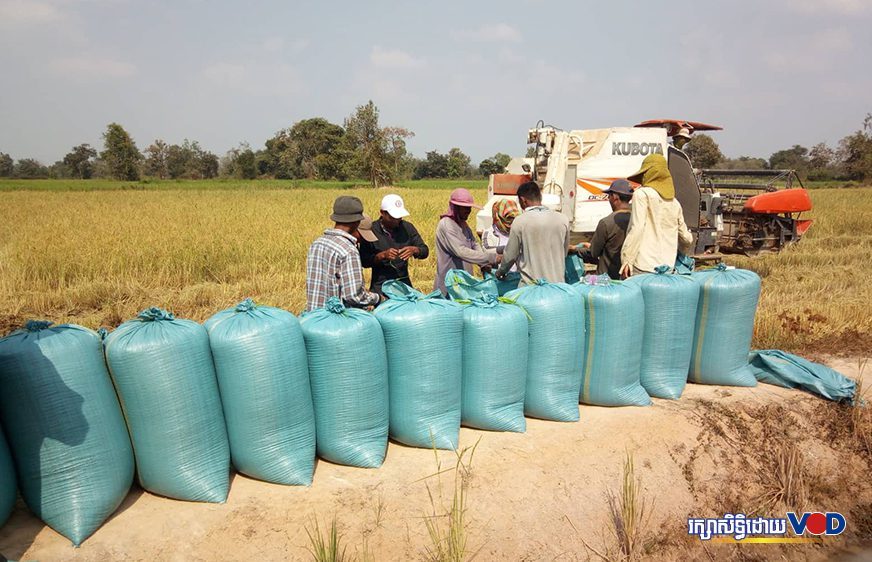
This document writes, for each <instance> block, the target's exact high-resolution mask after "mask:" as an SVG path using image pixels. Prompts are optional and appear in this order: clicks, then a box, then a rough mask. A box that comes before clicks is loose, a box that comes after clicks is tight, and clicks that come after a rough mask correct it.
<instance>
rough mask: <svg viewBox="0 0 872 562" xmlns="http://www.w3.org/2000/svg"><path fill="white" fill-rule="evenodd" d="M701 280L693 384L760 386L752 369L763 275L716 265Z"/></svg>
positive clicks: (695, 275)
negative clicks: (755, 316)
mask: <svg viewBox="0 0 872 562" xmlns="http://www.w3.org/2000/svg"><path fill="white" fill-rule="evenodd" d="M691 277H692V278H693V279H695V280H696V281H697V282H698V283H699V290H700V293H699V304H698V305H697V308H696V327H695V328H694V338H693V355H692V356H691V360H690V374H689V376H688V380H689V381H690V382H695V383H702V384H721V385H729V386H756V385H757V379H756V378H754V373H752V372H751V369H750V368H749V367H748V354H749V353H750V351H751V338H752V337H753V335H754V315H755V313H756V312H757V301H758V299H759V297H760V277H758V276H757V274H756V273H754V272H753V271H748V270H747V269H735V268H728V267H727V266H725V265H724V264H720V265H718V266H717V267H716V268H712V269H707V270H703V271H697V272H694V273H692V274H691Z"/></svg>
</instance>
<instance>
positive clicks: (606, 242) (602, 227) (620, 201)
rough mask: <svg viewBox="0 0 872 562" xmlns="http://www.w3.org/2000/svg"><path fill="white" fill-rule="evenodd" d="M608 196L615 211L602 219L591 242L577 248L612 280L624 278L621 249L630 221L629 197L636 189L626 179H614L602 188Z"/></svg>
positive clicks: (600, 272)
mask: <svg viewBox="0 0 872 562" xmlns="http://www.w3.org/2000/svg"><path fill="white" fill-rule="evenodd" d="M603 193H605V194H606V195H608V197H609V205H611V207H612V214H611V215H609V216H607V217H605V218H603V219H601V220H600V221H599V224H597V225H596V231H595V232H594V233H593V238H591V239H590V244H586V247H585V248H584V249H581V250H579V251H578V255H579V257H580V258H581V259H582V260H583V261H584V262H585V263H592V264H595V265H596V273H597V275H602V274H604V273H605V274H608V276H609V277H611V278H612V279H620V278H621V248H623V246H624V238H625V237H626V236H627V226H629V224H630V200H631V199H632V197H633V188H632V187H630V182H628V181H627V180H615V181H613V182H612V184H611V185H610V186H609V187H608V189H605V190H603Z"/></svg>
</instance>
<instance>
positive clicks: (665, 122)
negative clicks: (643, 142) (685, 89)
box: [634, 119, 724, 136]
mask: <svg viewBox="0 0 872 562" xmlns="http://www.w3.org/2000/svg"><path fill="white" fill-rule="evenodd" d="M634 126H635V127H664V128H665V129H666V134H667V135H669V136H673V135H675V134H676V133H678V131H679V130H681V129H688V130H690V132H691V133H693V132H694V131H723V130H724V128H723V127H719V126H717V125H709V124H708V123H700V122H699V121H683V120H681V119H649V120H647V121H642V122H641V123H638V124H636V125H634Z"/></svg>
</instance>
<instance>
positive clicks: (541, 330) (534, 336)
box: [506, 279, 584, 422]
mask: <svg viewBox="0 0 872 562" xmlns="http://www.w3.org/2000/svg"><path fill="white" fill-rule="evenodd" d="M506 298H508V299H511V300H513V301H514V302H516V303H517V304H518V305H520V306H522V307H523V308H524V310H526V311H527V314H528V315H529V318H530V320H529V324H530V328H529V338H528V342H529V346H528V349H529V352H528V356H527V385H526V391H525V395H524V413H525V414H527V415H528V416H531V417H534V418H541V419H545V420H553V421H566V422H570V421H578V393H579V388H580V387H581V361H580V360H579V357H580V356H581V350H582V349H583V346H584V306H583V305H582V302H581V298H580V297H579V296H578V294H577V293H576V292H575V291H574V290H573V289H571V288H570V287H569V285H567V284H565V283H548V282H546V281H544V280H542V279H540V280H538V281H536V283H534V284H532V285H525V286H524V287H521V288H520V289H518V290H516V291H512V292H510V293H508V294H507V295H506Z"/></svg>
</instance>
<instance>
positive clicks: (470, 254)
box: [436, 219, 497, 265]
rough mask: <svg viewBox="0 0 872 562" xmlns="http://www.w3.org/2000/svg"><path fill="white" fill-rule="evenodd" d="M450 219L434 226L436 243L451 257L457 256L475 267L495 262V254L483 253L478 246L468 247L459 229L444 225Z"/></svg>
mask: <svg viewBox="0 0 872 562" xmlns="http://www.w3.org/2000/svg"><path fill="white" fill-rule="evenodd" d="M449 220H451V219H444V220H442V221H439V224H438V225H437V226H436V243H437V244H438V245H439V246H441V247H442V249H443V250H445V251H446V252H447V253H449V254H451V255H452V256H457V257H458V258H460V259H461V260H463V261H465V262H466V263H472V264H476V265H491V264H495V263H496V262H497V253H496V252H495V251H493V250H489V251H484V250H482V249H481V248H480V247H479V246H478V244H476V247H475V248H472V247H470V246H469V245H468V244H469V241H468V240H467V239H466V236H465V235H464V233H463V231H462V230H460V227H457V228H452V226H451V225H449V224H446V222H447V221H449Z"/></svg>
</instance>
